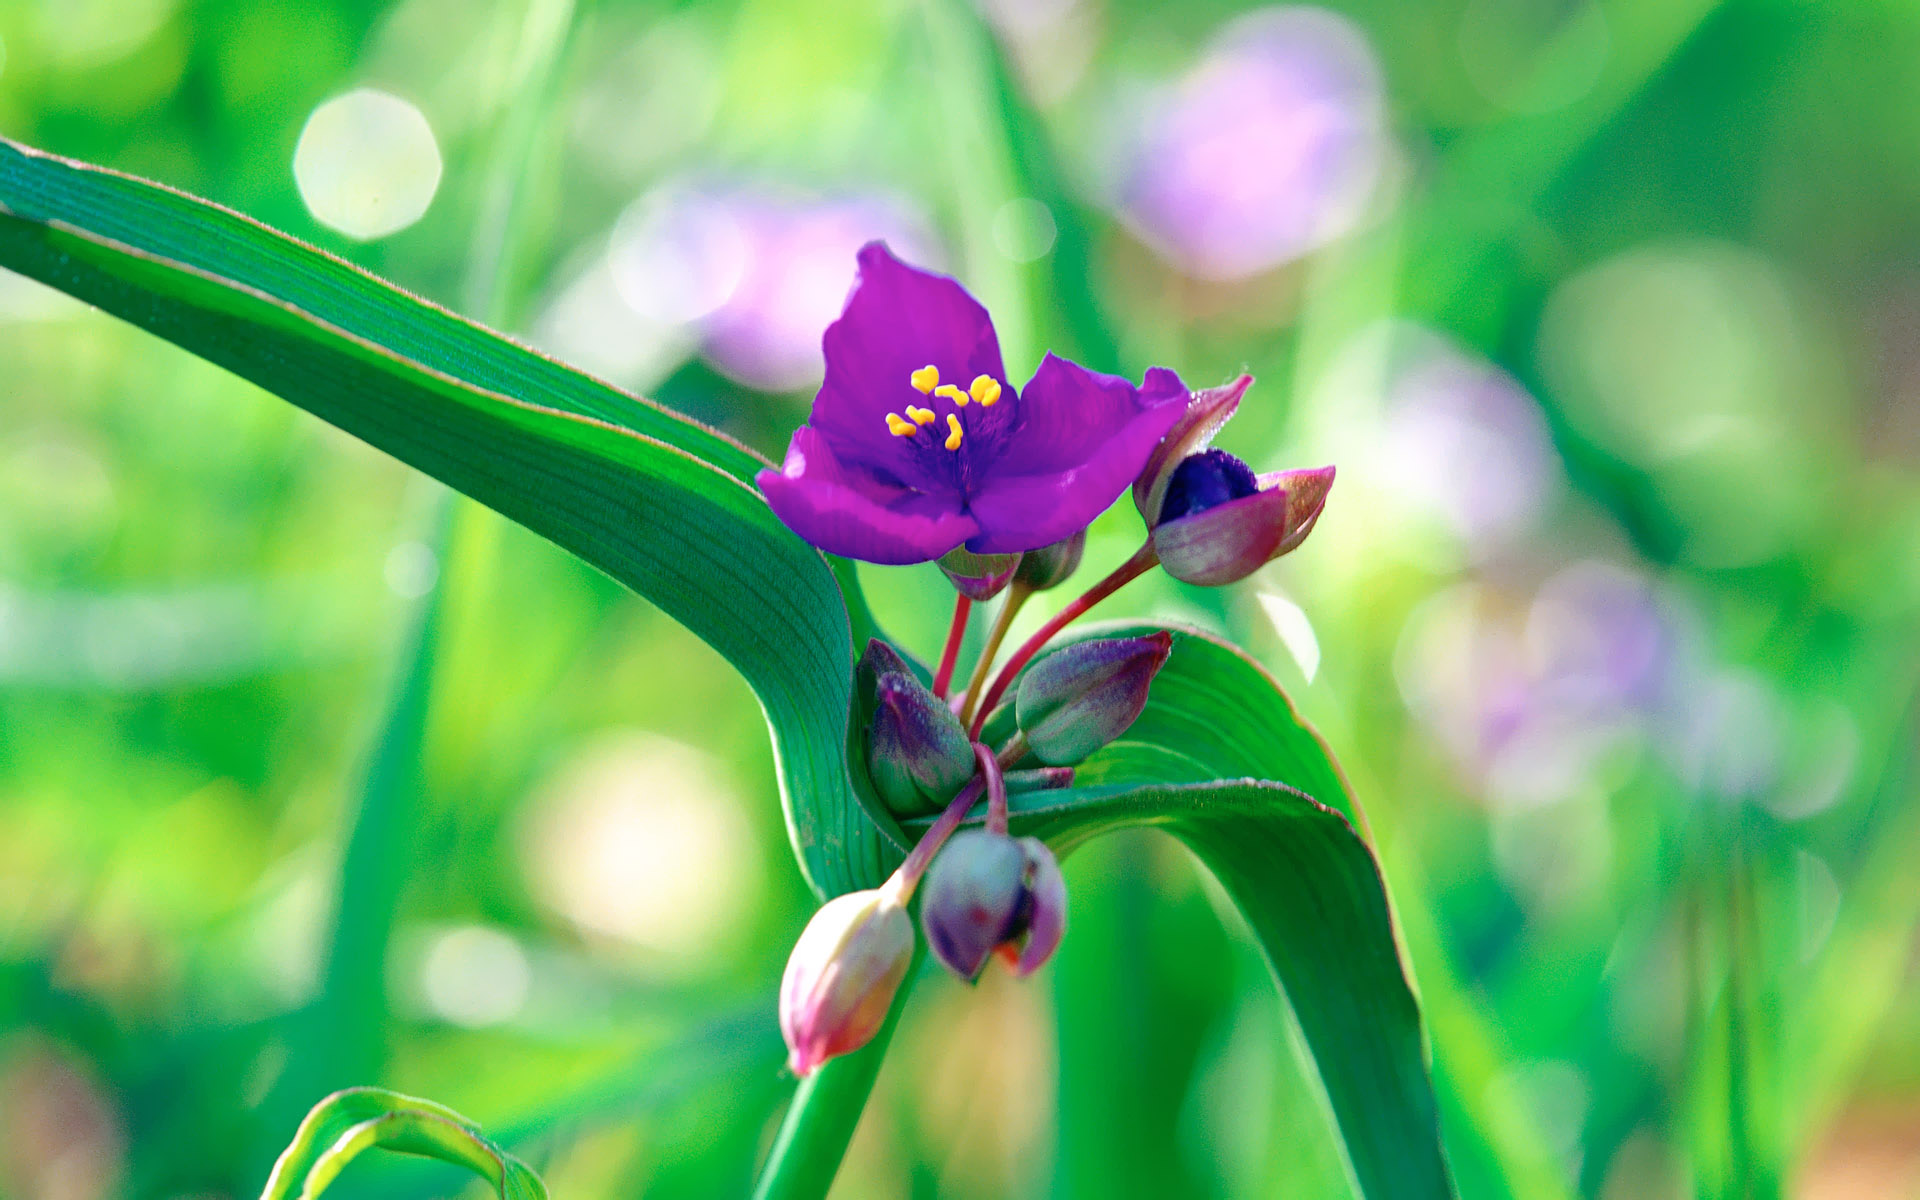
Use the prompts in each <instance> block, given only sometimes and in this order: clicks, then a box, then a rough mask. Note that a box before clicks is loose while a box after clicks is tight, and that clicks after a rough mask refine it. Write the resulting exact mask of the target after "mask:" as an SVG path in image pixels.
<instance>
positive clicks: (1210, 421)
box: [1133, 375, 1253, 529]
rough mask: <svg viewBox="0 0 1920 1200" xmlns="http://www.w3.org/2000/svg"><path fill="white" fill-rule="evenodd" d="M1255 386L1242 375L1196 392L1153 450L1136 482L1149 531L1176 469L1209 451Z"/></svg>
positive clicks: (1135, 496) (1135, 494)
mask: <svg viewBox="0 0 1920 1200" xmlns="http://www.w3.org/2000/svg"><path fill="white" fill-rule="evenodd" d="M1252 385H1253V376H1251V375H1242V376H1241V377H1240V378H1238V379H1236V380H1234V381H1233V382H1232V383H1228V384H1223V385H1222V386H1220V387H1217V388H1205V389H1203V390H1201V391H1198V392H1195V393H1193V395H1192V396H1191V397H1190V398H1189V399H1188V400H1187V410H1186V411H1185V412H1183V413H1181V414H1180V419H1179V420H1177V421H1175V422H1174V423H1173V428H1172V429H1169V430H1168V431H1167V435H1166V436H1165V437H1163V438H1161V439H1160V444H1159V445H1157V446H1155V447H1154V448H1153V453H1152V454H1150V455H1148V456H1147V465H1146V466H1144V467H1142V468H1141V469H1140V475H1139V477H1138V478H1136V479H1135V480H1134V482H1133V504H1134V507H1135V508H1138V509H1139V510H1140V519H1141V520H1143V521H1145V522H1146V523H1147V528H1149V529H1151V528H1153V526H1154V523H1155V522H1157V521H1158V520H1159V519H1160V507H1161V504H1162V503H1163V502H1164V501H1165V499H1166V495H1167V487H1168V485H1169V484H1170V483H1171V482H1172V480H1173V472H1174V470H1175V469H1176V468H1178V467H1179V465H1180V464H1181V462H1182V461H1184V460H1185V459H1186V458H1188V457H1189V456H1190V455H1194V454H1198V453H1199V452H1200V451H1202V450H1205V449H1206V448H1207V446H1208V445H1209V444H1210V443H1211V442H1212V441H1213V435H1214V434H1216V433H1219V432H1220V427H1221V426H1222V425H1225V424H1226V423H1227V419H1228V418H1229V417H1231V416H1233V413H1234V410H1235V409H1237V408H1239V407H1240V397H1241V396H1243V395H1245V394H1246V391H1247V389H1248V388H1249V387H1251V386H1252Z"/></svg>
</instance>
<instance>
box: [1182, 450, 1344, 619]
mask: <svg viewBox="0 0 1920 1200" xmlns="http://www.w3.org/2000/svg"><path fill="white" fill-rule="evenodd" d="M1333 475H1334V470H1333V468H1332V467H1319V468H1316V469H1313V470H1303V471H1275V472H1273V473H1271V474H1267V475H1255V474H1254V473H1253V472H1252V470H1250V469H1249V468H1248V467H1247V465H1246V464H1245V463H1243V462H1241V461H1240V460H1239V459H1237V458H1235V457H1234V456H1233V455H1231V454H1228V453H1226V452H1225V451H1223V450H1205V451H1202V452H1201V453H1199V454H1194V455H1190V456H1189V457H1187V458H1186V459H1184V460H1182V461H1181V463H1180V464H1179V466H1178V467H1177V468H1176V469H1175V470H1174V471H1173V472H1172V474H1171V475H1170V476H1169V477H1168V482H1167V486H1166V488H1165V489H1164V491H1163V493H1162V496H1161V505H1160V511H1159V513H1158V514H1157V515H1156V516H1155V517H1154V518H1152V520H1151V521H1150V522H1149V524H1150V527H1151V528H1152V531H1153V532H1152V535H1151V536H1152V540H1153V549H1154V553H1155V554H1157V555H1158V556H1159V558H1160V565H1161V566H1162V567H1164V568H1165V569H1166V572H1167V574H1169V575H1171V576H1173V577H1174V578H1175V579H1179V580H1183V581H1184V582H1187V583H1193V584H1199V585H1200V586H1202V587H1218V586H1220V585H1222V584H1228V583H1233V582H1236V581H1237V580H1241V579H1245V578H1246V577H1247V576H1249V575H1251V574H1253V573H1254V572H1255V571H1257V570H1259V569H1260V568H1261V567H1262V566H1264V565H1265V564H1267V563H1268V562H1271V561H1272V560H1274V559H1276V558H1278V557H1280V556H1281V555H1282V554H1285V553H1286V552H1287V551H1289V550H1292V549H1293V548H1294V547H1295V546H1298V545H1299V544H1300V543H1301V542H1303V541H1305V540H1306V537H1307V534H1309V533H1311V532H1312V531H1313V526H1314V523H1315V522H1316V521H1318V520H1319V519H1320V513H1321V511H1322V510H1323V509H1325V508H1326V504H1327V493H1328V491H1329V490H1330V489H1331V488H1332V487H1333Z"/></svg>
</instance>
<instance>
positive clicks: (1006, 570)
mask: <svg viewBox="0 0 1920 1200" xmlns="http://www.w3.org/2000/svg"><path fill="white" fill-rule="evenodd" d="M1021 558H1022V556H1021V555H1018V554H975V553H974V552H973V551H971V550H969V549H967V548H966V547H965V546H958V547H955V548H954V549H952V550H949V551H947V552H946V553H945V554H943V555H941V557H940V569H941V570H942V571H944V572H945V573H946V576H947V579H948V580H949V581H951V582H952V584H953V588H954V590H955V591H957V592H959V593H960V594H961V595H962V596H965V597H966V598H967V599H969V600H973V601H981V600H991V599H993V598H994V597H995V596H998V595H999V594H1000V592H1001V590H1002V589H1003V588H1005V587H1006V586H1007V585H1008V584H1009V583H1012V582H1013V573H1014V571H1015V569H1017V568H1018V567H1019V566H1020V561H1021Z"/></svg>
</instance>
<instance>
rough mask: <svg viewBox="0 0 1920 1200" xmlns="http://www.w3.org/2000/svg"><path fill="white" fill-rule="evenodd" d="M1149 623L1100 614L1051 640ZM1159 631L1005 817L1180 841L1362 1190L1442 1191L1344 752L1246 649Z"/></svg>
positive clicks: (1382, 899) (1388, 1193) (1426, 1098)
mask: <svg viewBox="0 0 1920 1200" xmlns="http://www.w3.org/2000/svg"><path fill="white" fill-rule="evenodd" d="M1160 628H1163V626H1159V625H1153V624H1147V623H1121V624H1105V625H1096V626H1091V627H1088V628H1086V629H1083V630H1079V631H1076V633H1075V634H1074V635H1073V636H1072V637H1070V638H1067V639H1063V640H1066V641H1073V640H1083V639H1086V638H1093V637H1115V636H1136V635H1140V634H1144V633H1151V632H1154V631H1155V630H1157V629H1160ZM1173 633H1174V643H1173V651H1172V654H1171V655H1170V656H1169V657H1168V659H1167V665H1166V666H1165V667H1163V668H1161V671H1160V673H1159V674H1158V675H1157V676H1155V677H1154V682H1153V688H1152V690H1151V692H1150V693H1149V695H1148V700H1147V707H1146V709H1145V710H1144V711H1143V712H1142V713H1141V715H1140V718H1139V719H1138V720H1137V721H1135V722H1134V724H1133V727H1132V728H1130V729H1129V730H1128V731H1127V733H1126V735H1125V737H1124V738H1122V739H1121V740H1119V741H1116V742H1114V743H1113V744H1111V745H1109V746H1108V747H1106V748H1105V749H1103V750H1101V751H1100V752H1099V753H1098V754H1096V755H1095V756H1093V757H1092V758H1090V759H1088V760H1087V762H1086V763H1085V764H1083V765H1082V766H1081V767H1080V768H1079V770H1078V771H1077V772H1076V779H1075V786H1074V787H1073V788H1071V789H1068V790H1065V791H1059V792H1032V793H1026V794H1022V795H1016V796H1014V797H1012V798H1011V801H1010V804H1011V808H1012V812H1013V824H1014V829H1015V832H1021V833H1028V834H1032V835H1034V836H1037V837H1042V838H1045V839H1046V840H1047V841H1048V842H1049V843H1050V844H1051V845H1053V846H1054V848H1055V849H1056V850H1058V851H1060V852H1061V853H1065V852H1067V851H1069V850H1071V849H1072V848H1073V847H1074V846H1076V845H1078V844H1080V843H1082V842H1084V841H1086V840H1087V839H1088V838H1091V837H1095V836H1098V835H1099V834H1102V833H1106V832H1110V831H1112V830H1115V829H1121V828H1127V827H1131V826H1141V825H1145V826H1152V827H1155V828H1158V829H1161V830H1164V831H1165V832H1167V833H1169V834H1171V835H1173V836H1174V837H1176V838H1178V839H1179V840H1180V841H1182V842H1184V843H1185V844H1186V845H1187V846H1188V847H1189V848H1190V849H1191V850H1192V851H1193V852H1194V854H1195V855H1196V856H1198V857H1199V859H1200V860H1201V862H1203V863H1205V864H1206V866H1207V868H1208V869H1209V870H1211V871H1212V872H1213V874H1214V875H1215V876H1216V877H1217V878H1218V879H1219V880H1220V883H1221V885H1222V886H1223V887H1224V888H1225V889H1226V891H1227V893H1228V894H1229V895H1230V896H1231V897H1232V898H1233V901H1234V904H1235V905H1236V906H1237V907H1238V908H1239V909H1240V911H1241V913H1242V914H1243V915H1245V917H1246V919H1247V923H1248V925H1249V926H1250V927H1251V928H1252V931H1253V934H1254V937H1255V939H1256V940H1257V941H1258V942H1259V944H1260V949H1261V951H1262V953H1263V954H1264V955H1265V956H1266V959H1267V962H1268V964H1269V965H1270V966H1271V967H1272V968H1273V973H1274V976H1275V979H1276V980H1277V982H1278V983H1279V986H1280V990H1281V992H1282V994H1283V995H1284V996H1285V998H1286V1002H1287V1004H1288V1006H1289V1007H1290V1008H1291V1009H1292V1011H1293V1014H1294V1017H1295V1020H1296V1021H1297V1022H1298V1023H1299V1027H1300V1031H1301V1034H1302V1035H1303V1039H1304V1041H1305V1043H1306V1047H1307V1050H1308V1052H1309V1053H1310V1055H1311V1057H1312V1060H1313V1063H1314V1066H1315V1069H1316V1071H1317V1073H1318V1075H1319V1077H1320V1085H1321V1087H1322V1089H1323V1091H1324V1093H1325V1096H1326V1100H1327V1103H1328V1107H1329V1109H1330V1110H1331V1112H1332V1114H1333V1118H1334V1122H1335V1125H1336V1127H1337V1128H1338V1130H1339V1133H1340V1137H1341V1141H1342V1143H1343V1149H1344V1151H1345V1155H1346V1160H1347V1163H1348V1165H1349V1167H1350V1168H1351V1170H1352V1173H1353V1179H1354V1183H1355V1185H1356V1189H1357V1192H1358V1194H1359V1195H1361V1196H1365V1197H1368V1198H1369V1200H1386V1198H1389V1197H1391V1198H1393V1200H1403V1198H1408V1197H1421V1198H1424V1197H1448V1196H1451V1195H1452V1194H1453V1186H1452V1181H1451V1179H1450V1177H1449V1174H1448V1171H1447V1166H1446V1162H1445V1158H1444V1156H1443V1154H1442V1150H1441V1144H1440V1130H1439V1122H1438V1117H1437V1115H1436V1109H1435V1104H1434V1097H1433V1086H1432V1082H1431V1080H1430V1078H1429V1076H1428V1071H1427V1062H1426V1052H1425V1046H1424V1043H1423V1039H1422V1034H1421V1028H1420V1011H1419V1006H1418V1004H1417V1003H1416V1001H1415V999H1414V996H1413V991H1412V989H1411V988H1410V987H1409V986H1408V983H1407V978H1406V974H1405V971H1404V968H1403V966H1402V964H1401V960H1400V953H1399V946H1398V942H1397V940H1396V938H1395V935H1394V928H1393V920H1392V913H1391V908H1390V906H1389V904H1388V901H1387V893H1386V887H1385V884H1384V882H1383V880H1382V879H1381V876H1380V868H1379V865H1378V863H1377V862H1376V861H1375V859H1374V857H1373V853H1372V851H1371V850H1370V849H1368V847H1367V844H1366V843H1365V842H1364V841H1363V840H1362V839H1361V838H1360V836H1359V835H1358V834H1357V833H1355V832H1354V827H1353V824H1352V822H1351V821H1350V819H1349V817H1348V814H1349V813H1357V811H1358V810H1357V808H1355V806H1354V803H1353V799H1352V796H1351V794H1350V792H1349V789H1348V788H1347V785H1346V782H1345V779H1344V777H1343V776H1342V775H1341V773H1340V768H1339V766H1338V764H1337V763H1335V761H1334V759H1333V756H1332V754H1331V753H1329V752H1328V750H1327V748H1326V745H1325V743H1323V742H1322V741H1321V739H1320V736H1319V734H1318V733H1316V732H1315V731H1314V730H1313V728H1312V727H1311V726H1309V725H1308V724H1306V722H1304V721H1302V720H1301V719H1300V717H1299V715H1298V713H1296V712H1295V711H1294V708H1293V705H1292V704H1291V702H1289V701H1288V699H1287V697H1286V695H1285V694H1284V693H1283V692H1282V691H1281V690H1280V688H1279V685H1278V684H1276V683H1275V682H1274V681H1273V679H1272V677H1271V676H1269V675H1268V674H1267V673H1266V672H1265V671H1264V670H1263V669H1261V667H1260V666H1259V664H1258V663H1255V662H1254V661H1253V660H1252V659H1251V658H1249V657H1247V656H1246V655H1245V654H1244V653H1242V652H1241V651H1240V650H1239V649H1237V648H1235V647H1233V646H1231V645H1229V644H1227V643H1225V642H1222V641H1220V640H1219V639H1217V638H1214V637H1212V636H1211V635H1209V634H1206V633H1203V632H1201V631H1199V630H1195V629H1183V628H1177V627H1176V628H1174V629H1173ZM1310 789H1311V790H1313V791H1314V792H1315V793H1317V794H1318V795H1320V796H1323V797H1325V798H1326V800H1327V803H1321V802H1320V801H1318V800H1316V799H1313V798H1312V797H1311V796H1309V795H1308V792H1309V790H1310ZM916 824H918V823H916Z"/></svg>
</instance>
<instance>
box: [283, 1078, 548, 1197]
mask: <svg viewBox="0 0 1920 1200" xmlns="http://www.w3.org/2000/svg"><path fill="white" fill-rule="evenodd" d="M376 1147H378V1148H380V1149H383V1150H392V1151H395V1152H397V1153H400V1154H414V1155H419V1156H421V1157H424V1158H437V1159H439V1160H440V1161H441V1162H447V1163H452V1164H454V1165H455V1166H461V1167H466V1168H467V1169H468V1170H470V1171H472V1172H473V1173H474V1174H476V1175H478V1176H480V1177H481V1178H482V1179H485V1180H486V1181H487V1182H488V1183H490V1184H492V1185H493V1191H494V1194H495V1195H496V1196H498V1197H499V1198H500V1200H546V1197H547V1189H546V1187H545V1185H543V1184H542V1183H541V1182H540V1177H539V1176H538V1175H535V1174H534V1173H533V1170H532V1168H530V1167H528V1166H527V1165H526V1164H525V1163H523V1162H521V1161H520V1160H519V1159H517V1158H515V1157H514V1156H513V1155H511V1154H508V1153H507V1152H506V1151H504V1150H502V1149H500V1147H498V1146H496V1145H494V1144H493V1143H492V1142H490V1141H488V1140H487V1139H486V1138H485V1137H483V1136H481V1133H480V1130H479V1128H478V1127H477V1126H475V1125H474V1124H473V1122H471V1121H469V1120H467V1119H466V1118H465V1117H463V1116H461V1115H460V1114H459V1113H457V1112H454V1111H453V1110H452V1109H450V1108H445V1107H443V1106H441V1105H438V1104H435V1103H433V1102H432V1101H431V1100H417V1099H415V1098H413V1097H412V1096H402V1095H401V1094H399V1093H398V1092H389V1091H385V1090H383V1089H381V1088H348V1089H347V1090H346V1091H343V1092H335V1093H334V1094H333V1095H331V1096H328V1097H327V1098H326V1099H325V1100H322V1101H321V1102H320V1103H318V1104H316V1105H314V1107H313V1110H312V1111H311V1112H309V1113H308V1114H307V1118H306V1120H304V1121H302V1122H300V1128H299V1130H298V1131H297V1132H295V1133H294V1135H293V1141H292V1142H290V1143H289V1144H288V1145H287V1148H286V1150H284V1151H283V1152H282V1153H281V1155H280V1160H279V1161H278V1162H276V1163H274V1164H273V1173H272V1174H271V1175H269V1176H268V1177H267V1186H266V1187H265V1189H263V1190H262V1191H261V1193H260V1200H313V1198H314V1197H316V1196H319V1195H320V1194H321V1193H322V1192H325V1191H326V1190H327V1188H328V1187H329V1186H331V1185H332V1183H333V1181H334V1180H335V1179H337V1178H338V1177H339V1175H340V1172H341V1171H343V1170H345V1169H346V1166H347V1164H348V1163H350V1162H352V1161H353V1160H354V1159H355V1158H358V1157H359V1156H360V1154H361V1153H362V1152H364V1151H366V1150H371V1149H374V1148H376Z"/></svg>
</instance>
